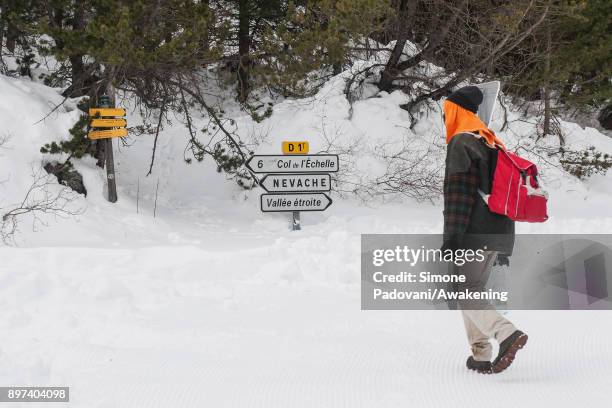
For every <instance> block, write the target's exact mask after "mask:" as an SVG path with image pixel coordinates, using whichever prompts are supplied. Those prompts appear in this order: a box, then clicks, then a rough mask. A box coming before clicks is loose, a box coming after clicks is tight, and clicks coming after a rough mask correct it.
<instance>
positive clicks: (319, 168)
mask: <svg viewBox="0 0 612 408" xmlns="http://www.w3.org/2000/svg"><path fill="white" fill-rule="evenodd" d="M246 166H247V167H248V168H249V169H251V171H252V172H253V173H330V172H331V173H333V172H337V171H338V155H337V154H294V155H290V156H289V155H288V156H282V155H257V156H251V158H250V159H249V160H248V161H247V162H246Z"/></svg>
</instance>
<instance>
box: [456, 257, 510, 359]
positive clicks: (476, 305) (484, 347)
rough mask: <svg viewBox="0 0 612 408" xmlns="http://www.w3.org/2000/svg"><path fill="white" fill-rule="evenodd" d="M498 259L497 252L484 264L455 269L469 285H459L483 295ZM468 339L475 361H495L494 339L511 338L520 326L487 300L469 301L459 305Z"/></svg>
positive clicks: (475, 263)
mask: <svg viewBox="0 0 612 408" xmlns="http://www.w3.org/2000/svg"><path fill="white" fill-rule="evenodd" d="M496 258H497V252H495V251H491V252H486V253H485V259H484V261H483V262H467V263H465V264H464V265H462V266H460V267H455V273H457V274H460V275H465V278H466V281H465V283H459V284H457V289H458V290H459V291H465V290H468V291H473V292H483V291H485V290H486V289H485V287H486V284H487V281H488V280H489V276H490V275H491V269H492V268H493V264H494V263H495V259H496ZM458 305H459V308H460V309H461V314H462V315H463V322H464V324H465V331H466V332H467V338H468V341H469V343H470V347H471V348H472V355H473V356H474V359H475V360H478V361H487V360H489V361H490V360H491V353H492V348H491V343H490V342H489V340H490V339H492V338H494V339H495V340H497V341H498V342H501V341H503V340H505V339H506V338H507V337H508V336H510V335H511V334H512V333H513V332H514V331H515V330H516V327H514V325H513V324H512V323H511V322H510V321H509V320H508V319H506V318H504V317H503V316H502V315H500V314H499V313H498V312H497V311H496V310H495V308H494V307H493V306H492V305H491V304H490V303H489V301H488V300H486V299H478V300H465V301H459V302H458Z"/></svg>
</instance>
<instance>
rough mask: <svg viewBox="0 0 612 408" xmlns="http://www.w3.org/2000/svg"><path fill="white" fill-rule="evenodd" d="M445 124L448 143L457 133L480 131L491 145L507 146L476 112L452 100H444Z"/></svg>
mask: <svg viewBox="0 0 612 408" xmlns="http://www.w3.org/2000/svg"><path fill="white" fill-rule="evenodd" d="M443 109H444V116H445V120H444V125H445V126H446V143H447V144H448V142H450V140H451V139H452V138H453V136H455V135H456V134H459V133H462V132H473V133H475V132H478V133H479V134H480V136H482V137H483V138H484V139H485V140H486V141H487V143H488V144H489V145H490V146H494V145H499V146H501V147H502V148H504V149H505V148H506V146H505V145H504V143H503V142H502V141H501V140H499V139H498V138H497V136H495V133H493V131H492V130H491V129H489V128H488V127H487V126H486V125H485V124H484V123H483V122H482V121H481V120H480V118H479V117H478V115H476V114H475V113H474V112H470V111H469V110H467V109H465V108H462V107H461V106H459V105H457V104H456V103H454V102H451V101H448V100H447V101H444V105H443Z"/></svg>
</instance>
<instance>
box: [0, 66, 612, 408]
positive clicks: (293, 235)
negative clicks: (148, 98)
mask: <svg viewBox="0 0 612 408" xmlns="http://www.w3.org/2000/svg"><path fill="white" fill-rule="evenodd" d="M343 87H344V81H343V79H342V77H335V78H334V79H332V80H330V81H329V82H328V83H327V84H326V86H325V87H324V88H323V89H322V90H321V91H320V92H318V94H317V95H316V96H315V97H313V98H311V99H304V100H297V101H296V100H287V101H283V102H281V103H279V104H277V105H276V106H274V113H273V115H272V116H271V117H270V118H269V119H266V120H264V121H263V122H261V123H256V122H254V121H253V120H252V119H251V117H250V116H247V115H244V114H241V113H236V116H235V117H234V119H235V120H236V123H237V127H238V128H237V129H238V132H239V134H241V135H242V137H243V138H244V140H245V141H246V142H247V143H248V144H249V145H250V146H252V148H253V149H254V150H255V152H256V153H258V154H266V153H267V154H277V153H280V143H281V141H283V140H291V139H294V140H295V139H297V140H309V141H310V144H311V152H313V153H314V152H318V151H329V152H332V153H334V152H338V153H339V154H340V155H341V166H342V167H343V170H342V171H341V173H340V174H339V180H337V184H336V189H337V190H341V191H343V192H334V191H332V194H331V196H332V198H333V200H334V203H333V205H332V206H331V207H330V208H329V209H328V210H327V211H325V212H322V213H309V214H304V215H303V217H302V224H303V230H302V231H299V232H292V231H290V230H289V219H288V216H287V215H286V214H273V215H271V214H262V213H261V212H260V211H259V195H260V193H261V190H259V189H254V190H253V191H244V190H241V189H240V188H239V187H238V186H237V185H236V184H235V183H234V182H232V181H228V180H226V177H225V176H224V175H223V174H219V173H217V172H216V170H215V166H214V164H213V163H212V162H211V161H207V160H205V161H204V162H203V163H194V164H191V165H187V164H185V163H184V161H183V160H182V157H183V151H184V149H185V144H186V137H185V133H186V131H185V130H184V129H183V128H182V127H180V126H173V127H168V128H166V129H165V130H164V131H163V132H162V133H161V135H160V138H159V145H158V152H157V160H156V165H155V167H154V171H153V174H152V175H151V176H149V177H146V173H147V171H148V166H149V161H150V157H151V148H152V144H153V139H152V137H150V136H142V137H139V138H131V139H129V141H128V142H129V144H130V146H129V147H128V146H123V145H121V142H118V141H117V140H115V141H114V143H115V161H116V169H117V184H118V190H119V201H118V202H117V203H116V204H110V203H108V202H107V201H106V200H105V199H104V193H103V191H104V180H105V174H104V172H103V171H102V170H101V169H99V168H97V167H96V166H95V162H94V160H93V159H91V158H88V159H83V160H77V161H76V162H75V166H76V168H77V170H78V171H79V172H81V174H82V175H83V177H84V182H85V186H86V188H87V190H88V195H87V197H84V196H79V197H78V198H76V199H75V200H74V201H72V202H70V204H69V206H70V209H71V211H72V212H76V213H78V214H77V215H75V216H67V217H66V218H57V217H54V216H53V215H45V214H41V215H39V216H38V217H39V219H38V220H34V219H33V218H32V217H31V216H25V217H24V218H23V219H21V220H20V224H19V232H18V234H17V235H16V239H15V241H16V244H17V245H16V246H3V247H0V260H1V263H0V310H1V311H2V312H1V314H2V318H1V319H0V330H1V331H0V333H1V334H2V336H1V338H2V340H1V341H0V384H3V385H5V384H6V385H9V384H11V385H12V384H17V385H69V386H70V387H71V402H70V404H69V405H66V406H70V407H87V408H91V407H99V408H114V407H122V408H123V407H130V408H132V407H146V408H151V407H203V406H206V407H209V406H210V407H225V406H227V407H238V406H241V407H244V406H249V407H250V406H262V407H272V406H274V407H276V406H278V407H302V406H304V407H306V406H309V407H332V406H333V407H339V406H346V407H395V406H403V407H405V406H419V407H420V406H428V407H429V406H431V407H438V406H446V405H450V404H453V405H455V406H468V405H469V406H475V407H479V406H502V407H506V406H507V407H517V406H533V405H534V404H535V403H536V402H535V401H545V402H546V405H547V406H548V405H550V406H556V407H570V406H582V405H592V406H602V405H603V404H604V402H608V401H609V389H610V387H611V386H612V380H611V379H610V376H609V374H610V367H611V366H612V352H611V351H610V349H609V341H608V339H609V338H610V336H611V335H612V326H610V325H609V324H607V323H606V322H607V321H608V320H609V319H610V317H611V316H612V314H611V312H599V313H589V312H568V311H564V312H510V313H511V316H512V318H513V320H515V321H516V322H518V323H519V324H520V325H521V328H522V329H524V330H525V331H527V332H528V333H529V334H530V344H529V347H527V348H526V349H525V351H523V352H522V353H524V358H520V359H518V360H517V362H516V363H515V364H516V367H515V366H513V369H512V370H508V371H507V372H504V373H502V374H500V375H497V376H489V377H483V376H478V375H477V374H471V373H465V368H464V366H463V365H464V360H465V358H464V357H463V356H465V357H467V355H468V347H467V344H465V339H464V338H463V336H464V334H463V328H462V322H461V318H460V316H459V315H458V314H457V313H454V312H408V311H393V312H372V311H361V310H360V301H359V281H360V275H359V262H360V247H359V245H360V234H363V233H415V232H419V233H439V232H441V230H442V217H441V200H440V199H433V200H431V201H429V200H425V201H417V200H414V199H412V198H408V197H402V196H401V195H397V194H396V195H384V196H382V195H381V196H376V197H372V198H370V197H369V196H368V195H367V192H366V194H360V195H359V196H355V195H352V194H350V193H347V191H350V190H353V189H355V188H356V187H355V186H371V185H372V184H373V182H375V181H376V180H377V178H378V177H381V176H384V173H385V170H386V169H387V165H388V164H389V163H388V161H386V159H385V157H388V156H393V155H394V154H396V153H398V152H403V153H401V155H403V157H414V156H415V155H421V154H423V152H424V150H423V149H426V148H427V147H428V146H430V144H431V142H434V144H435V146H436V147H435V148H434V149H433V150H432V151H430V154H429V155H428V159H427V160H428V162H427V163H426V165H427V167H428V168H434V169H435V168H436V166H439V165H440V163H441V161H442V160H443V157H444V143H443V136H442V123H441V115H440V112H439V111H435V110H433V111H431V112H429V113H427V114H422V115H420V116H417V118H418V122H417V123H416V125H415V126H414V128H413V129H412V130H411V129H410V124H411V122H410V117H409V115H408V113H407V112H406V111H405V110H403V109H401V108H400V105H401V104H403V103H406V102H407V101H408V100H407V96H405V95H404V94H402V93H400V92H395V93H392V94H387V93H384V92H383V93H380V94H378V95H376V96H375V97H371V98H368V99H363V100H360V101H357V102H355V103H354V105H353V106H352V108H351V107H350V105H349V103H348V101H347V100H346V97H345V96H344V93H343ZM0 95H1V98H0V123H1V124H2V129H1V130H0V138H2V137H4V140H5V143H4V145H3V146H2V147H1V148H0V181H1V184H0V208H2V209H5V208H12V206H14V205H16V204H17V203H19V202H21V200H23V197H24V195H25V194H26V192H27V190H28V188H29V186H30V185H31V182H32V177H31V174H32V172H33V171H34V172H36V171H37V169H39V168H40V164H41V162H42V161H43V160H49V159H50V157H49V156H48V155H43V154H42V153H40V152H39V149H40V147H41V146H42V145H43V144H44V143H48V142H50V141H53V140H61V139H62V138H66V137H67V136H68V129H69V128H70V127H71V126H72V125H73V124H74V122H75V121H76V120H77V118H78V115H79V113H78V111H77V110H76V108H75V104H76V101H74V100H70V101H67V102H66V103H65V104H64V105H62V107H60V108H59V109H57V110H56V111H55V112H53V113H51V114H50V115H49V111H50V110H51V109H52V108H53V107H54V106H55V105H56V104H58V103H59V102H61V101H62V97H61V96H60V90H58V89H51V88H48V87H46V86H44V85H41V84H38V83H34V82H31V81H29V80H26V79H15V78H8V77H5V76H0ZM129 102H130V100H129V99H127V100H125V101H124V102H123V104H124V107H126V108H127V109H128V118H127V119H128V123H129V126H135V125H137V124H139V123H140V121H141V119H140V117H139V116H138V114H137V113H136V112H135V111H134V109H133V108H134V107H133V106H130V104H129ZM496 113H497V114H496V117H495V119H494V123H493V126H492V128H493V129H494V130H497V129H499V128H500V127H501V124H502V120H503V117H502V114H501V111H500V110H499V109H498V110H497V112H496ZM194 114H196V115H197V113H196V112H194ZM47 115H48V117H47ZM532 119H533V120H529V119H527V120H526V119H524V118H521V117H520V116H519V115H518V113H516V112H510V113H509V122H510V123H509V127H508V129H506V130H505V131H503V132H499V136H500V137H501V138H502V139H503V140H505V141H506V144H507V145H508V146H509V147H510V148H515V147H516V146H519V145H521V146H527V147H528V146H530V136H532V135H533V134H534V132H535V130H534V129H535V127H534V126H535V125H534V122H535V119H534V118H532ZM201 120H203V119H201ZM562 127H563V130H564V133H565V134H566V137H567V144H568V147H572V148H576V149H578V148H585V147H588V146H595V147H596V148H597V149H598V150H600V151H603V152H607V153H612V140H611V139H610V138H608V137H607V136H605V135H603V134H601V133H599V132H598V131H597V130H595V129H591V128H587V129H582V128H580V127H579V126H578V125H575V124H573V123H566V122H563V123H562ZM549 143H556V141H555V140H553V139H551V140H550V141H549ZM532 158H533V159H534V160H535V161H538V164H539V166H540V168H541V170H542V172H543V173H544V181H545V184H546V186H547V188H548V191H549V193H550V197H551V198H550V206H551V207H550V215H551V219H550V220H549V221H548V222H547V223H546V224H541V225H528V224H521V225H520V226H519V231H518V232H523V233H535V232H537V233H578V232H583V233H606V232H608V231H609V230H610V228H612V214H611V212H610V202H611V199H612V183H611V181H612V174H608V175H606V176H602V175H596V176H592V177H590V178H589V179H587V180H586V181H585V182H582V181H579V180H578V179H576V178H573V177H572V176H570V175H568V174H567V173H565V172H563V171H562V170H560V168H559V166H558V159H556V158H552V159H550V161H545V160H544V159H545V158H542V157H535V156H534V157H532ZM555 160H556V161H555ZM158 182H159V189H158V202H157V210H156V217H155V218H154V217H153V207H154V199H155V191H156V188H157V183H158ZM53 183H55V182H54V181H53ZM49 188H50V190H51V191H52V192H57V191H60V190H61V189H62V187H61V186H60V185H57V184H56V183H55V184H53V185H51V186H50V187H49ZM137 201H138V212H137ZM457 356H460V358H458V357H457ZM492 401H495V402H492ZM13 405H14V406H15V407H18V406H24V407H25V406H28V405H25V404H24V405H19V404H17V403H16V404H13ZM57 406H61V404H57Z"/></svg>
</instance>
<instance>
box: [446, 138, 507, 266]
mask: <svg viewBox="0 0 612 408" xmlns="http://www.w3.org/2000/svg"><path fill="white" fill-rule="evenodd" d="M496 153H497V152H496V150H494V149H491V148H490V147H488V146H487V145H486V144H485V143H482V141H481V140H479V139H478V138H476V137H474V135H471V134H458V135H456V136H455V137H453V139H452V140H451V141H450V142H449V144H448V148H447V154H446V170H445V173H444V243H443V248H450V249H459V248H472V249H477V248H484V247H485V246H486V247H487V248H488V250H491V251H499V252H500V253H503V254H507V255H511V254H512V249H513V247H514V221H512V220H511V219H510V218H508V217H506V216H503V215H500V214H494V213H492V212H491V211H489V207H488V206H487V205H486V203H485V202H484V200H482V199H481V198H480V195H479V194H478V189H479V188H480V189H481V190H482V191H484V192H485V193H489V192H490V189H491V180H492V176H493V172H492V169H494V168H495V161H496V160H497V154H496Z"/></svg>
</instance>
